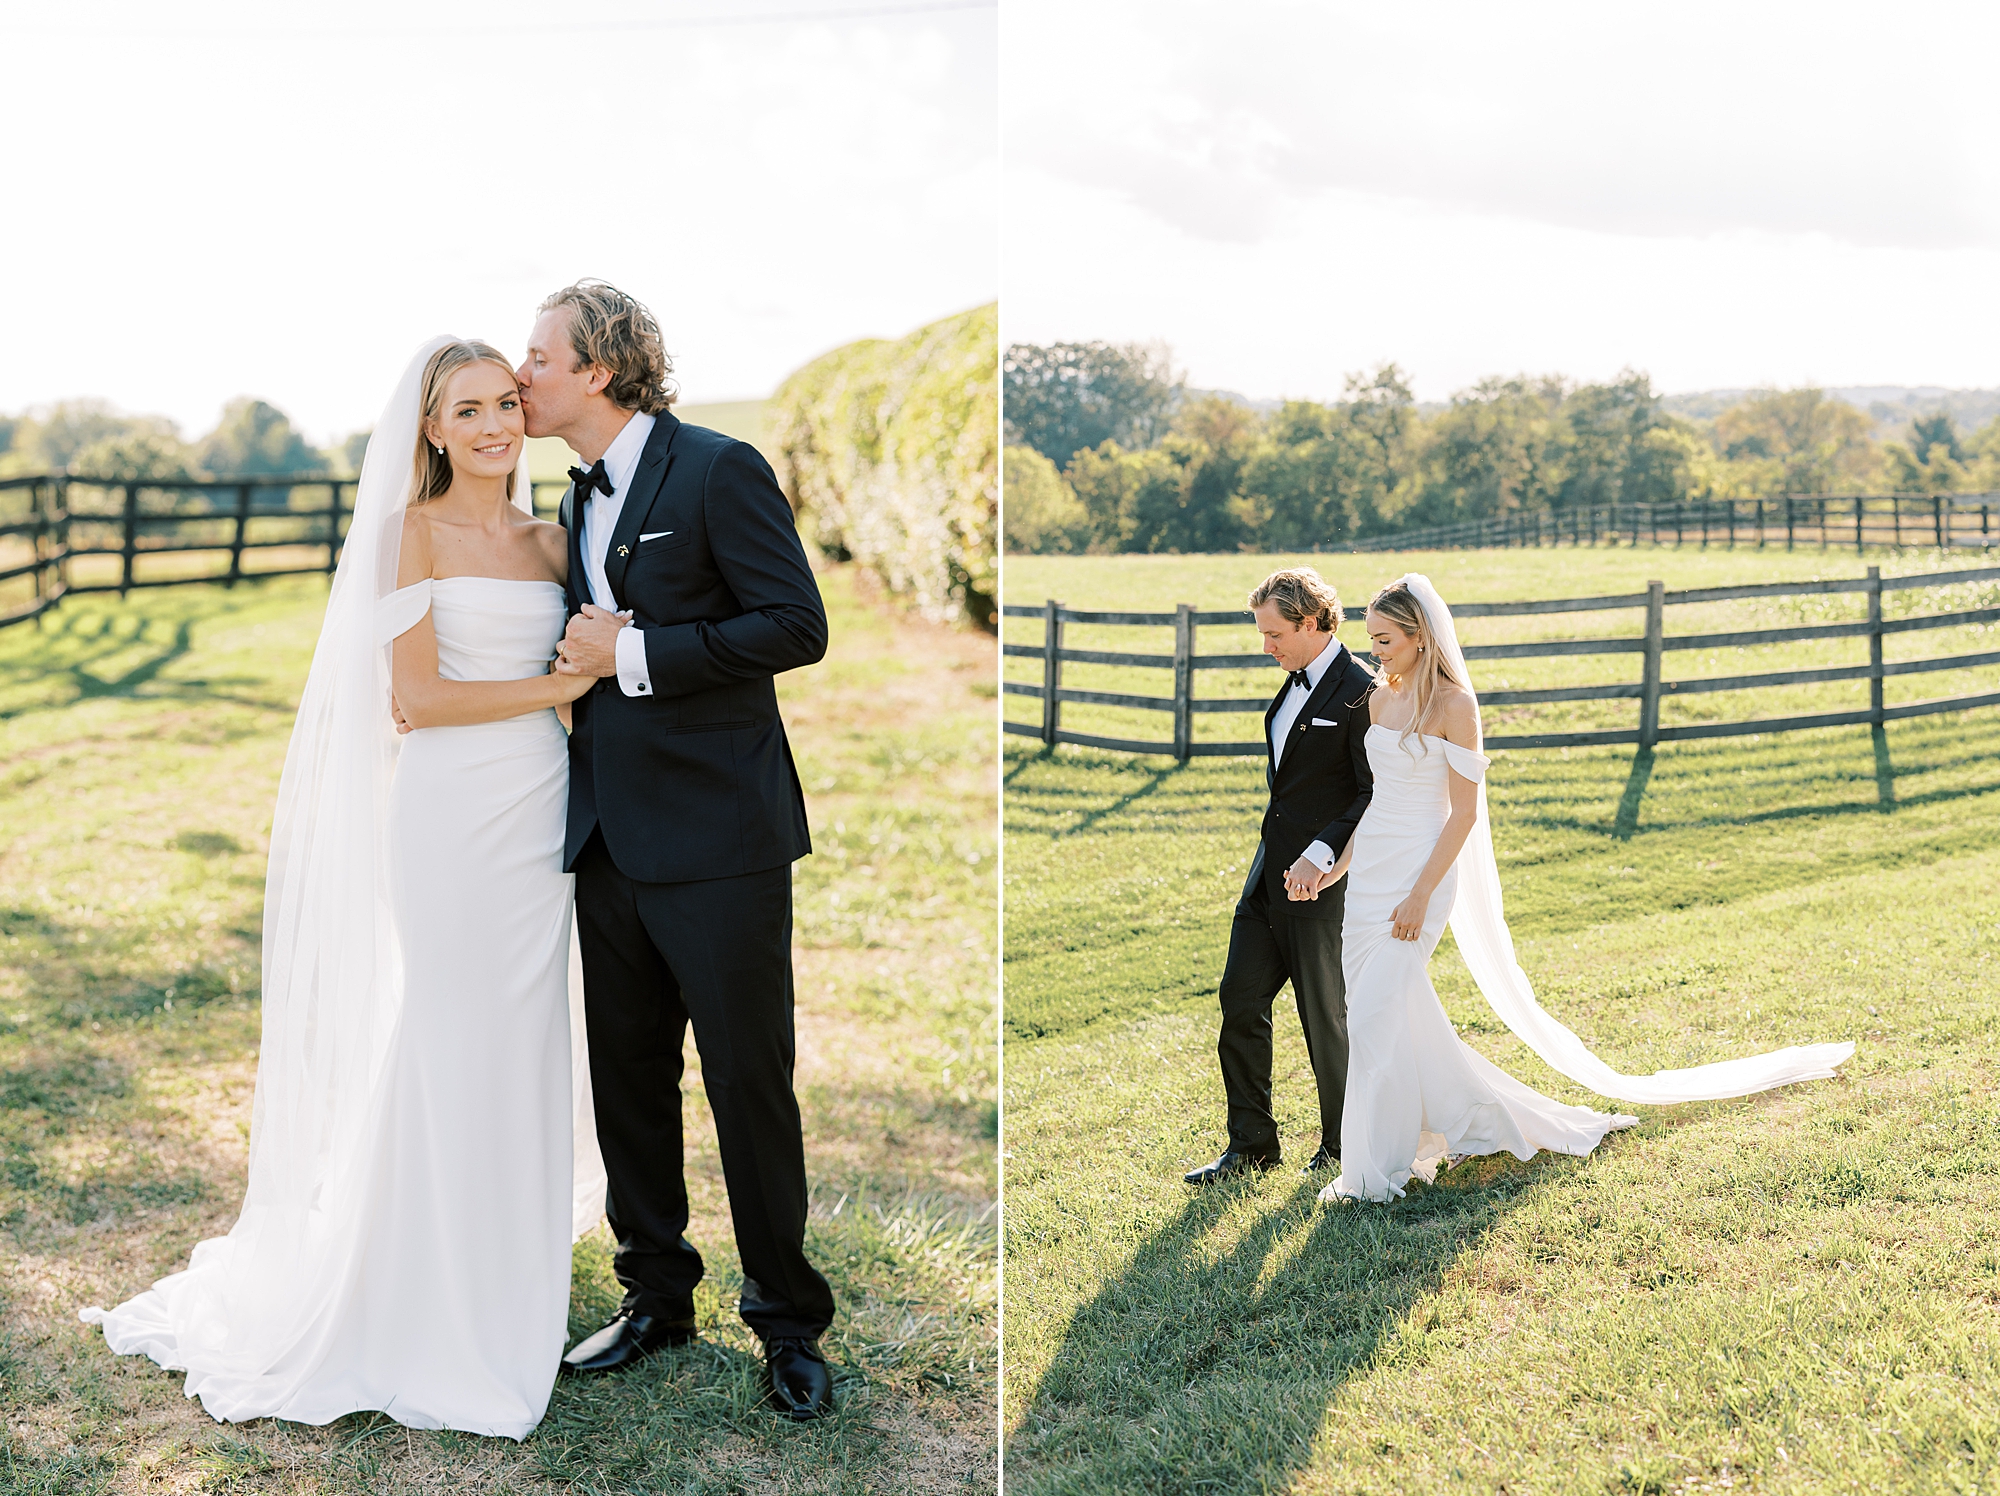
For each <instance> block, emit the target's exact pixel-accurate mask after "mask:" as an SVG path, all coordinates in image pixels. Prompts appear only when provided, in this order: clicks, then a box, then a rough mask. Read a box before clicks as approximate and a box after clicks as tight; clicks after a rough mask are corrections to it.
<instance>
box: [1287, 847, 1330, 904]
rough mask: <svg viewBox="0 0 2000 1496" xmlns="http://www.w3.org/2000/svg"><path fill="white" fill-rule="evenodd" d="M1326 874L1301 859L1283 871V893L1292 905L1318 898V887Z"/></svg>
mask: <svg viewBox="0 0 2000 1496" xmlns="http://www.w3.org/2000/svg"><path fill="white" fill-rule="evenodd" d="M1325 876H1326V874H1325V873H1324V872H1322V871H1321V869H1320V867H1319V865H1318V864H1317V863H1315V862H1312V861H1310V860H1309V859H1307V858H1304V857H1301V858H1300V859H1299V860H1298V861H1297V862H1295V863H1293V864H1292V865H1291V866H1290V867H1288V868H1286V869H1285V892H1286V894H1287V895H1289V896H1290V898H1291V900H1292V902H1293V903H1294V904H1297V903H1303V902H1305V901H1306V900H1308V899H1316V898H1318V897H1319V886H1320V882H1321V880H1322V879H1324V878H1325Z"/></svg>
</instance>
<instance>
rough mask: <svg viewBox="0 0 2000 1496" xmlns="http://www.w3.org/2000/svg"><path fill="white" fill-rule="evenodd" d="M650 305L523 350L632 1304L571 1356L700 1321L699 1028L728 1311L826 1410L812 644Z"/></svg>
mask: <svg viewBox="0 0 2000 1496" xmlns="http://www.w3.org/2000/svg"><path fill="white" fill-rule="evenodd" d="M671 369H672V365H671V363H670V361H669V360H668V358H667V355H666V351H665V348H664V347H663V345H662V343H661V339H660V330H659V327H658V325H657V324H656V323H655V322H654V320H653V315H652V313H651V312H649V311H647V310H646V308H645V307H644V306H642V305H640V303H639V302H637V301H635V300H634V299H633V298H632V297H630V296H627V295H626V294H625V293H624V292H622V291H619V290H617V289H615V288H614V287H611V286H608V285H605V284H604V283H603V282H601V281H582V282H579V283H578V284H576V285H573V286H570V287H567V288H566V289H564V290H561V291H558V292H556V294H555V295H553V296H551V297H550V298H549V299H548V300H547V301H545V302H543V303H542V306H541V315H540V317H539V319H538V320H537V321H536V323H535V328H534V332H533V333H532V334H531V335H530V337H529V340H528V356H527V359H526V361H525V362H524V363H523V364H522V365H521V368H520V369H519V370H518V371H517V377H518V378H519V381H520V385H521V401H522V409H523V411H524V413H525V415H526V418H527V430H528V435H530V436H559V437H561V438H562V439H563V440H564V441H565V442H567V443H568V444H569V446H570V448H571V449H572V450H573V451H575V452H576V453H577V454H578V456H579V457H581V458H582V460H583V466H580V467H573V468H571V469H570V477H571V479H572V486H571V489H570V492H569V493H568V494H567V495H566V496H565V497H564V499H563V505H562V522H563V524H564V526H565V527H566V528H567V529H568V531H569V599H568V601H569V609H570V614H571V617H570V623H569V630H568V632H567V634H566V635H565V636H564V639H563V642H562V645H561V646H560V648H559V650H558V654H559V659H558V661H557V665H556V668H557V669H558V670H561V671H563V672H565V673H567V674H583V675H594V676H597V677H599V679H598V681H597V684H596V686H595V687H594V688H592V689H591V690H590V691H588V692H586V693H585V694H584V695H582V696H581V697H579V698H577V700H576V702H575V704H574V705H573V706H572V707H571V713H572V721H573V730H572V732H571V736H570V741H569V761H570V779H569V784H570V793H569V835H568V844H567V846H566V848H565V850H564V860H563V865H564V867H565V868H566V869H569V870H573V871H574V872H575V874H576V914H577V930H578V934H579V937H580V941H581V947H582V956H583V981H584V1007H585V1014H586V1023H587V1029H588V1035H589V1043H590V1083H591V1088H592V1091H593V1092H594V1096H595V1101H596V1106H597V1138H598V1144H599V1146H600V1148H601V1150H602V1152H603V1155H604V1168H605V1173H606V1174H607V1175H608V1176H609V1180H610V1187H609V1189H608V1190H607V1192H606V1197H605V1214H606V1216H607V1217H608V1218H609V1220H610V1223H611V1230H612V1234H613V1235H614V1236H615V1237H616V1238H617V1241H618V1249H617V1254H616V1256H615V1257H614V1258H613V1265H614V1267H615V1269H616V1271H617V1274H618V1281H619V1282H621V1283H622V1284H624V1285H625V1299H624V1303H623V1304H622V1305H621V1306H620V1308H619V1311H618V1313H617V1315H616V1317H615V1318H613V1319H612V1321H611V1323H610V1324H608V1325H606V1326H605V1327H604V1328H603V1329H602V1330H600V1331H598V1332H597V1333H596V1334H595V1335H592V1336H590V1337H589V1338H587V1339H585V1340H584V1341H582V1342H581V1343H580V1344H578V1345H577V1346H576V1347H575V1348H574V1349H572V1350H571V1351H570V1352H569V1354H568V1355H567V1356H565V1357H564V1358H563V1360H564V1362H565V1363H566V1364H567V1365H568V1366H569V1367H570V1368H572V1369H573V1370H576V1371H583V1372H599V1371H610V1370H613V1369H616V1368H618V1367H622V1366H627V1365H630V1364H631V1363H632V1362H634V1361H636V1360H638V1359H639V1358H640V1357H642V1356H644V1355H646V1354H647V1353H648V1352H650V1351H653V1350H656V1349H658V1348H659V1347H660V1346H663V1345H683V1344H686V1343H687V1342H688V1341H691V1340H693V1339H694V1338H695V1314H694V1290H695V1285H696V1284H697V1283H699V1282H700V1281H701V1276H702V1261H701V1254H700V1253H699V1252H697V1251H696V1250H695V1249H694V1247H693V1245H692V1244H690V1243H689V1241H688V1240H687V1238H686V1236H684V1235H683V1234H682V1233H683V1232H684V1231H685V1230H686V1229H687V1224H688V1194H687V1184H686V1181H685V1179H684V1178H683V1177H682V1171H681V1094H680V1082H681V1070H682V1062H681V1049H682V1044H683V1042H684V1039H685V1036H686V1033H687V1030H688V1027H689V1025H690V1024H692V1025H693V1028H694V1039H695V1046H696V1048H697V1049H698V1050H699V1051H700V1053H701V1063H702V1077H703V1081H704V1084H705V1085H706V1088H707V1092H708V1099H709V1104H710V1106H711V1107H712V1108H713V1110H714V1113H715V1131H716V1137H717V1141H718V1142H719V1144H720V1146H721V1152H722V1172H723V1177H724V1180H725V1181H726V1183H727V1185H728V1189H729V1209H730V1214H731V1216H732V1218H733V1219H734V1221H735V1224H736V1245H737V1249H738V1252H739V1254H740V1255H741V1257H742V1261H743V1295H742V1298H741V1300H740V1301H739V1303H738V1306H737V1308H738V1312H739V1313H741V1314H742V1316H743V1319H744V1322H745V1323H746V1324H748V1325H749V1326H750V1328H751V1329H752V1330H754V1331H755V1332H756V1333H757V1335H758V1337H759V1338H760V1339H761V1340H762V1341H763V1342H764V1348H765V1358H766V1361H767V1363H768V1365H769V1368H770V1376H771V1384H772V1395H773V1399H774V1401H775V1402H776V1404H777V1406H778V1408H779V1410H780V1411H781V1412H783V1413H785V1414H786V1415H787V1416H789V1417H791V1418H794V1419H798V1420H806V1419H812V1418H818V1417H821V1416H823V1415H825V1414H827V1413H830V1412H831V1411H832V1409H833V1392H832V1383H831V1380H830V1378H829V1376H828V1373H827V1368H826V1362H825V1360H824V1358H823V1357H822V1356H821V1354H820V1350H819V1345H818V1340H819V1336H820V1334H821V1332H823V1331H824V1330H825V1329H826V1327H827V1325H828V1324H829V1323H830V1322H831V1321H832V1319H833V1292H832V1290H831V1289H830V1288H828V1287H827V1282H826V1279H825V1278H823V1277H821V1276H820V1274H819V1273H818V1271H817V1270H815V1269H814V1267H813V1265H812V1264H811V1263H810V1262H808V1261H807V1260H806V1254H805V1223H806V1167H805V1144H804V1139H803V1136H802V1132H801V1126H800V1121H799V1106H798V1101H797V1100H796V1098H795V1097H794V1095H793V1092H792V1060H793V1032H792V866H791V865H792V863H793V861H794V860H795V859H797V858H800V857H803V856H805V855H806V854H807V853H808V852H810V851H811V850H812V846H811V842H810V840H809V838H808V836H807V832H806V811H805V799H804V796H803V795H802V794H801V793H800V790H799V777H798V773H797V771H796V770H795V769H794V768H793V766H792V755H791V749H790V746H789V745H788V744H787V742H786V740H785V726H784V723H783V721H782V720H780V718H779V716H778V698H777V691H776V689H775V688H774V686H773V683H772V678H773V677H774V676H776V675H777V674H779V673H780V672H781V671H785V670H795V669H797V668H799V667H800V666H802V665H810V664H813V663H814V662H815V661H817V660H819V659H820V658H821V657H822V656H823V655H825V653H826V611H825V609H824V608H823V607H822V605H821V603H820V596H819V587H818V584H817V583H816V582H815V581H814V580H813V574H812V568H811V567H810V566H809V565H808V563H807V561H806V555H805V548H804V547H803V546H802V545H801V544H800V543H799V537H798V531H797V530H796V528H795V527H794V525H793V521H792V510H791V505H790V504H789V503H788V502H787V501H786V499H785V496H784V494H783V492H782V491H781V490H780V489H779V487H778V484H777V480H776V479H775V478H774V477H773V476H772V473H771V468H770V464H768V463H767V462H765V460H764V459H763V457H762V456H760V455H759V454H758V452H757V450H756V448H754V447H751V446H749V445H747V444H745V443H743V442H739V441H736V440H733V439H732V438H730V437H727V436H723V435H721V434H720V433H718V432H714V431H708V430H704V429H703V428H702V427H700V426H685V425H682V424H681V422H680V421H678V420H677V419H675V417H674V415H673V412H672V411H671V410H669V409H668V408H667V407H668V406H669V404H670V403H671V402H672V399H673V396H672V394H671V393H670V386H669V384H668V375H669V373H670V372H671Z"/></svg>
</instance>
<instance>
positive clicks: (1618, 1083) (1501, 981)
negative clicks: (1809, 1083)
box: [1402, 572, 1854, 1106]
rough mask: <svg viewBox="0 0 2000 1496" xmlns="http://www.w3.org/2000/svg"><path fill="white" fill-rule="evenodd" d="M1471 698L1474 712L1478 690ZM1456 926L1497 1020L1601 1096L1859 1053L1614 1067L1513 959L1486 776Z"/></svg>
mask: <svg viewBox="0 0 2000 1496" xmlns="http://www.w3.org/2000/svg"><path fill="white" fill-rule="evenodd" d="M1402 580H1403V583H1404V585H1405V586H1407V587H1408V588H1409V589H1410V591H1411V593H1412V594H1413V595H1414V596H1415V597H1416V599H1417V601H1418V603H1419V604H1421V606H1422V607H1423V610H1424V619H1425V622H1426V624H1427V625H1428V626H1429V632H1430V635H1431V638H1432V640H1433V641H1434V642H1435V645H1436V647H1437V649H1438V651H1439V653H1440V655H1441V657H1442V663H1443V664H1444V665H1445V666H1446V668H1447V669H1449V670H1450V672H1451V675H1452V678H1453V679H1454V680H1456V681H1458V682H1459V683H1460V684H1461V685H1463V686H1464V687H1465V688H1466V689H1467V690H1468V691H1471V690H1473V686H1472V677H1471V675H1470V673H1469V672H1468V671H1467V670H1466V668H1465V651H1464V650H1463V649H1462V648H1460V646H1459V642H1458V628H1457V625H1456V624H1455V623H1454V622H1453V620H1452V616H1451V609H1450V608H1448V607H1446V606H1445V601H1444V599H1443V598H1442V597H1440V596H1439V595H1438V591H1437V588H1435V587H1433V586H1432V585H1431V581H1430V578H1429V577H1426V576H1423V575H1421V574H1420V573H1417V572H1411V573H1409V574H1408V575H1407V576H1405V577H1404V578H1403V579H1402ZM1474 700H1475V707H1474V710H1475V712H1476V711H1477V705H1476V703H1477V693H1476V692H1475V693H1474ZM1451 933H1452V935H1453V936H1454V937H1455V938H1456V939H1457V941H1458V949H1459V953H1460V954H1461V955H1462V956H1463V957H1464V958H1465V964H1466V967H1467V968H1468V969H1469V970H1470V971H1471V973H1472V979H1473V981H1474V982H1476V983H1477V984H1478V986H1479V991H1480V995H1481V996H1483V997H1484V998H1485V999H1486V1001H1487V1003H1488V1005H1489V1006H1490V1007H1491V1008H1492V1009H1493V1011H1494V1012H1495V1013H1496V1014H1498V1015H1499V1017H1500V1020H1501V1021H1502V1022H1503V1023H1505V1024H1506V1025H1507V1027H1508V1028H1509V1029H1511V1030H1513V1032H1514V1033H1515V1034H1516V1035H1517V1036H1518V1037H1519V1038H1520V1039H1521V1040H1522V1042H1523V1043H1525V1044H1526V1045H1527V1046H1528V1047H1529V1048H1530V1049H1532V1050H1534V1052H1535V1053H1536V1054H1538V1055H1540V1056H1541V1057H1542V1058H1543V1059H1544V1060H1546V1061H1547V1062H1548V1063H1549V1064H1550V1065H1551V1066H1552V1067H1553V1068H1555V1069H1557V1070H1559V1071H1561V1072H1562V1073H1563V1074H1564V1075H1566V1076H1568V1077H1569V1078H1570V1079H1571V1080H1573V1081H1575V1082H1577V1084H1579V1085H1582V1086H1588V1087H1589V1088H1590V1089H1591V1090H1593V1091H1595V1092H1597V1093H1598V1094H1599V1095H1600V1096H1610V1097H1614V1098H1616V1099H1617V1100H1620V1101H1636V1102H1644V1103H1647V1104H1649V1105H1656V1106H1663V1105H1670V1104H1672V1103H1674V1102H1679V1101H1714V1100H1719V1099H1721V1098H1723V1097H1727V1096H1747V1095H1750V1094H1751V1093H1752V1092H1756V1091H1768V1090H1770V1089H1772V1088H1773V1087H1775V1086H1785V1085H1790V1084H1792V1083H1793V1082H1794V1081H1802V1080H1823V1079H1825V1078H1826V1077H1828V1076H1830V1075H1832V1074H1833V1073H1834V1070H1835V1068H1836V1067H1837V1066H1839V1065H1841V1064H1842V1063H1844V1062H1845V1061H1846V1060H1847V1059H1848V1058H1849V1057H1850V1056H1852V1055H1853V1053H1854V1045H1853V1044H1852V1043H1849V1042H1843V1043H1838V1044H1807V1045H1800V1046H1794V1047H1792V1048H1788V1049H1778V1050H1773V1051H1771V1052H1770V1053H1769V1054H1760V1055H1750V1056H1746V1057H1745V1058H1743V1059H1736V1060H1722V1061H1719V1062H1717V1063H1715V1064H1712V1065H1697V1066H1695V1067H1693V1068H1692V1069H1687V1070H1657V1071H1655V1072H1654V1073H1653V1074H1651V1075H1621V1074H1619V1073H1618V1072H1617V1071H1616V1070H1613V1069H1612V1068H1611V1067H1610V1066H1609V1065H1607V1064H1605V1063H1604V1061H1602V1060H1600V1059H1599V1058H1598V1057H1597V1056H1596V1055H1594V1054H1592V1053H1591V1052H1590V1050H1589V1049H1588V1048H1587V1047H1585V1045H1584V1042H1583V1041H1582V1040H1581V1039H1579V1038H1578V1037H1577V1036H1576V1035H1575V1034H1574V1033H1572V1032H1571V1031H1570V1030H1569V1029H1568V1028H1566V1027H1565V1026H1564V1025H1563V1024H1562V1023H1560V1022H1559V1021H1558V1020H1556V1019H1555V1018H1553V1017H1551V1016H1550V1015H1549V1013H1548V1012H1547V1011H1545V1010H1544V1009H1543V1007H1542V1005H1541V1004H1540V1003H1539V1002H1537V1001H1536V1000H1535V989H1534V987H1533V986H1532V985H1531V984H1530V983H1529V981H1528V975H1527V973H1526V972H1524V971H1523V970H1522V969H1521V965H1520V962H1519V961H1517V960H1516V959H1515V956H1514V938H1513V936H1512V935H1511V934H1510V933H1509V932H1508V929H1507V918H1506V914H1505V912H1504V910H1503V908H1502V906H1501V902H1500V868H1499V865H1498V863H1497V862H1496V861H1495V859H1494V853H1493V827H1492V819H1491V817H1490V816H1489V815H1488V813H1487V806H1486V785H1485V782H1484V781H1483V780H1482V781H1481V783H1480V785H1479V816H1478V819H1477V820H1476V821H1475V822H1474V824H1473V828H1472V834H1471V835H1470V836H1469V837H1467V839H1466V842H1465V847H1464V850H1462V851H1461V852H1460V853H1459V856H1458V897H1457V900H1456V902H1455V903H1454V904H1453V906H1452V912H1451Z"/></svg>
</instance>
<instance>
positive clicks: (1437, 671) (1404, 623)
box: [1368, 582, 1465, 746]
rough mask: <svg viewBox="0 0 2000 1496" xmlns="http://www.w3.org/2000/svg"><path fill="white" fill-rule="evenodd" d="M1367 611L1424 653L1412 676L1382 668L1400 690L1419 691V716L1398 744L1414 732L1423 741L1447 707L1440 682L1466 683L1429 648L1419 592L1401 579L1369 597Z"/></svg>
mask: <svg viewBox="0 0 2000 1496" xmlns="http://www.w3.org/2000/svg"><path fill="white" fill-rule="evenodd" d="M1368 611H1369V612H1371V613H1375V614H1378V615H1380V616H1381V617H1383V618H1386V619H1388V620H1389V622H1391V623H1393V624H1395V625H1396V627H1397V628H1399V629H1401V630H1402V631H1403V632H1404V633H1406V634H1408V635H1409V636H1410V637H1411V638H1412V639H1414V640H1416V641H1417V643H1418V645H1419V646H1421V648H1422V653H1420V654H1419V655H1418V656H1417V668H1416V670H1415V671H1414V672H1413V673H1412V674H1411V675H1410V676H1408V677H1404V676H1400V675H1395V674H1392V673H1391V672H1390V671H1389V670H1388V669H1387V668H1386V667H1384V669H1383V671H1382V677H1383V679H1384V680H1386V681H1388V682H1389V684H1390V685H1391V686H1393V687H1394V688H1395V689H1397V690H1398V691H1400V690H1403V689H1404V688H1405V687H1406V686H1407V687H1414V689H1415V691H1416V693H1417V712H1416V715H1415V716H1414V717H1412V718H1411V719H1410V721H1409V723H1408V724H1407V725H1406V726H1405V727H1404V728H1403V730H1402V732H1401V733H1400V734H1399V735H1398V736H1397V738H1396V742H1397V744H1398V746H1400V745H1401V744H1402V743H1403V742H1404V741H1405V740H1407V739H1408V738H1409V736H1410V734H1411V733H1415V734H1416V735H1417V738H1418V740H1419V741H1420V742H1421V741H1422V739H1423V735H1424V729H1425V728H1426V727H1428V726H1429V725H1430V724H1431V720H1432V719H1433V718H1435V717H1436V716H1438V715H1439V713H1440V712H1442V711H1443V709H1444V702H1443V701H1442V700H1440V699H1439V696H1440V693H1439V691H1438V682H1439V681H1450V682H1451V683H1452V684H1453V685H1458V686H1462V685H1464V684H1465V682H1464V681H1462V680H1458V679H1456V678H1455V677H1454V676H1453V675H1452V673H1451V671H1450V670H1449V669H1447V668H1446V666H1445V664H1444V661H1443V660H1441V659H1439V658H1438V652H1437V651H1436V650H1435V649H1432V648H1431V647H1430V644H1431V637H1430V620H1429V619H1428V618H1427V617H1425V615H1424V605H1423V604H1422V603H1420V602H1418V601H1417V595H1416V594H1415V593H1414V592H1412V591H1410V589H1409V588H1408V587H1405V586H1404V585H1403V584H1402V583H1401V582H1391V583H1390V584H1389V585H1388V586H1386V587H1384V588H1383V589H1382V590H1381V591H1380V592H1378V593H1376V594H1375V596H1374V597H1372V598H1370V599H1369V601H1368ZM1433 736H1436V734H1433Z"/></svg>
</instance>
